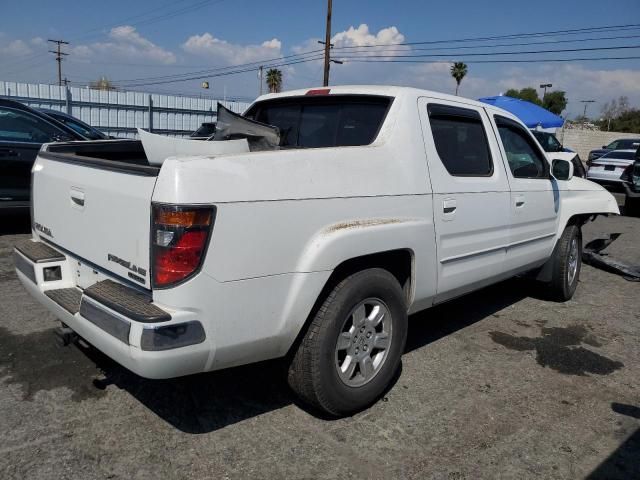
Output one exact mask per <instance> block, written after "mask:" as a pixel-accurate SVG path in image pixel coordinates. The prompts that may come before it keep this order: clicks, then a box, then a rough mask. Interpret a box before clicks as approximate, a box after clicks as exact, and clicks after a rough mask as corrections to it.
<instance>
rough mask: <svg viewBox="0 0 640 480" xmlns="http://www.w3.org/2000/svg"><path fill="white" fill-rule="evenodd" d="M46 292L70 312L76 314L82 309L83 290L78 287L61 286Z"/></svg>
mask: <svg viewBox="0 0 640 480" xmlns="http://www.w3.org/2000/svg"><path fill="white" fill-rule="evenodd" d="M44 294H45V295H46V296H47V297H49V298H50V299H51V300H53V301H54V302H56V303H57V304H58V305H60V306H61V307H62V308H64V309H65V310H66V311H67V312H69V313H72V314H74V315H75V314H76V313H78V312H79V311H80V300H82V291H81V290H80V289H78V288H59V289H57V290H46V291H45V292H44Z"/></svg>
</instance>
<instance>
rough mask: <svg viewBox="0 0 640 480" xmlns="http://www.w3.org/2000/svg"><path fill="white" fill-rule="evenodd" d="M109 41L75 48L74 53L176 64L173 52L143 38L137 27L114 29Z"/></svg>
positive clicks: (123, 26)
mask: <svg viewBox="0 0 640 480" xmlns="http://www.w3.org/2000/svg"><path fill="white" fill-rule="evenodd" d="M109 39H110V41H108V42H97V43H93V44H90V45H79V46H78V47H74V52H76V53H77V54H78V55H81V56H83V57H88V56H91V55H96V56H100V57H102V58H108V59H113V58H118V59H126V60H145V61H151V62H157V63H161V64H165V65H171V64H173V63H175V62H176V55H175V54H174V53H173V52H170V51H168V50H165V49H163V48H162V47H159V46H158V45H156V44H155V43H153V42H152V41H151V40H149V39H147V38H145V37H143V36H142V35H140V34H139V33H138V32H137V31H136V29H135V27H132V26H130V25H122V26H119V27H115V28H112V29H111V31H110V32H109Z"/></svg>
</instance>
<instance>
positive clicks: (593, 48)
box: [340, 45, 640, 60]
mask: <svg viewBox="0 0 640 480" xmlns="http://www.w3.org/2000/svg"><path fill="white" fill-rule="evenodd" d="M629 48H640V45H622V46H613V47H587V48H562V49H558V50H528V51H527V50H525V51H519V52H471V53H463V54H461V57H484V56H494V55H530V54H538V53H568V52H595V51H602V50H620V49H629ZM449 56H451V54H449V53H430V54H419V55H375V54H374V55H366V57H368V58H433V57H449ZM362 57H363V56H362V55H354V56H353V57H350V56H341V57H340V58H344V59H347V60H348V59H349V58H362Z"/></svg>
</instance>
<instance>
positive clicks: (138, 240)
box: [32, 153, 157, 288]
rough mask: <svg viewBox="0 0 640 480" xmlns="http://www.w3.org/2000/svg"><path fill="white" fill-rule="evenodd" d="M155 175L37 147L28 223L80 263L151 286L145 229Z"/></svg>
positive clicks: (147, 231) (147, 237)
mask: <svg viewBox="0 0 640 480" xmlns="http://www.w3.org/2000/svg"><path fill="white" fill-rule="evenodd" d="M156 178H157V177H156V176H155V175H153V174H151V173H148V172H146V173H145V172H139V171H138V172H136V171H127V169H124V168H123V169H118V168H96V167H94V166H91V165H88V164H83V163H82V162H74V161H73V160H68V161H64V159H62V158H61V159H57V160H56V159H51V155H47V154H46V153H41V155H39V156H38V158H37V159H36V163H35V165H34V168H33V186H32V188H33V197H32V202H33V212H32V216H33V217H32V218H33V220H32V221H33V228H34V229H35V230H36V232H37V234H38V235H39V236H40V237H41V238H42V239H45V240H47V241H49V242H51V243H52V244H53V245H54V246H58V247H61V248H62V249H63V250H66V251H67V252H68V253H70V254H71V255H72V256H75V257H78V260H79V261H80V262H81V263H83V264H84V265H85V266H86V265H88V266H89V267H92V268H95V267H98V269H103V270H106V271H107V272H110V273H113V274H115V275H117V276H119V277H121V278H123V279H125V280H127V281H129V282H133V283H135V284H137V285H140V286H144V287H146V288H151V286H150V274H149V229H150V221H151V196H152V194H153V188H154V186H155V183H156Z"/></svg>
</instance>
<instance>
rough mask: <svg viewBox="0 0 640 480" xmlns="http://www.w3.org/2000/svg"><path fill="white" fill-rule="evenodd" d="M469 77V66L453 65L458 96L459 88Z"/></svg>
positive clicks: (461, 63)
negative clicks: (463, 80) (465, 78)
mask: <svg viewBox="0 0 640 480" xmlns="http://www.w3.org/2000/svg"><path fill="white" fill-rule="evenodd" d="M466 75H467V64H466V63H463V62H456V63H454V64H453V65H451V76H452V77H453V78H455V79H456V95H458V88H460V82H462V79H463V78H464V77H465V76H466Z"/></svg>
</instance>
